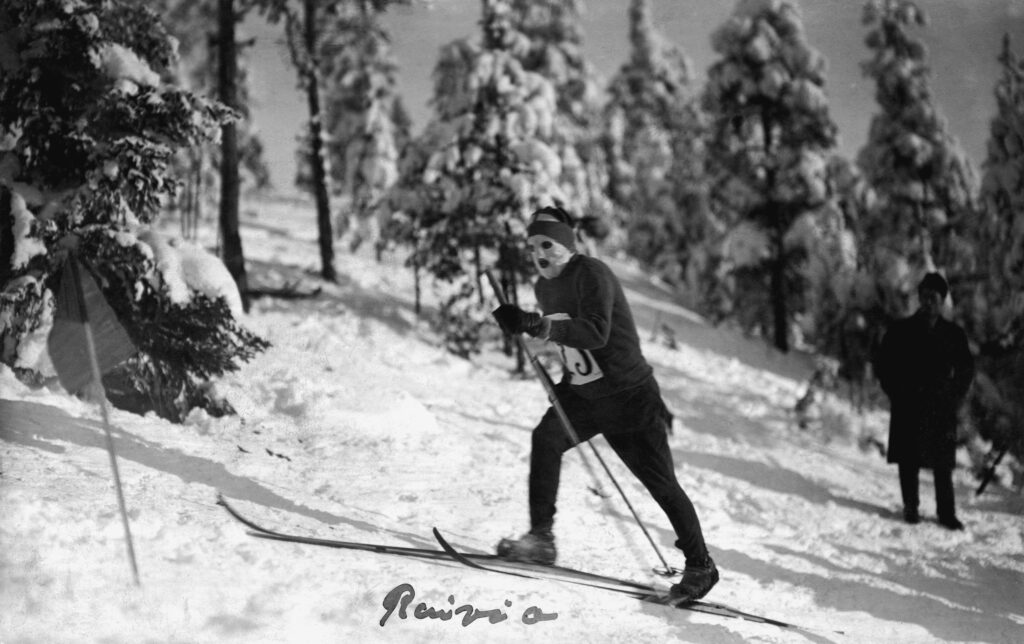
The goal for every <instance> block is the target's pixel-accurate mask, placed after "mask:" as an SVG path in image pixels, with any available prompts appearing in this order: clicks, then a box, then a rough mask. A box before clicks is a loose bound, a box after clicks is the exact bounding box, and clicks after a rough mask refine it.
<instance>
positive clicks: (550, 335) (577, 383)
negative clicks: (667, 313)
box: [494, 207, 718, 602]
mask: <svg viewBox="0 0 1024 644" xmlns="http://www.w3.org/2000/svg"><path fill="white" fill-rule="evenodd" d="M526 233H527V236H528V238H527V246H528V251H529V252H530V253H531V254H532V257H533V262H534V265H535V266H536V267H537V270H538V272H539V273H540V278H539V279H538V280H537V283H536V284H535V286H534V292H535V294H536V296H537V303H538V304H539V306H540V309H541V310H542V311H543V316H542V315H541V314H538V313H533V312H526V311H523V310H522V309H520V308H518V307H516V306H514V305H511V304H505V305H502V306H500V307H498V308H497V309H496V310H495V311H494V317H495V318H496V319H497V320H498V323H499V324H500V325H501V327H502V329H503V330H504V331H505V332H506V333H510V334H515V333H524V332H525V333H528V334H529V335H531V336H533V337H537V338H542V339H545V340H549V341H551V342H554V343H555V344H556V345H557V346H558V348H559V350H560V352H561V356H562V363H563V367H564V368H563V377H562V380H561V382H559V383H558V384H557V385H556V386H555V392H556V395H557V398H558V401H559V403H560V404H561V406H562V408H563V409H564V411H565V413H566V416H568V418H569V421H570V423H571V424H572V426H573V429H574V430H575V431H576V433H577V435H578V437H579V439H580V440H581V441H586V440H589V439H590V438H592V437H594V436H595V435H597V434H603V435H604V436H605V438H606V439H607V440H608V444H609V445H611V446H612V449H613V450H615V453H616V454H618V455H619V458H621V459H622V461H623V463H625V464H626V466H627V467H629V469H630V471H631V472H632V473H633V474H634V475H635V476H636V477H637V478H638V479H639V480H640V482H641V483H643V485H644V487H646V488H647V490H648V492H650V494H651V496H652V497H653V499H654V500H655V501H656V502H657V503H658V505H659V506H661V508H662V510H664V511H665V514H666V515H668V519H669V521H670V522H671V524H672V527H673V528H674V529H675V532H676V536H677V540H676V542H675V545H676V547H677V548H679V549H680V550H682V551H683V553H684V554H685V556H686V568H685V570H684V572H683V576H682V579H681V580H680V581H679V583H677V584H675V585H673V586H672V589H671V594H672V596H673V597H674V598H675V599H676V600H677V601H678V602H686V601H693V600H697V599H699V598H701V597H703V596H704V595H706V594H707V593H708V591H710V590H711V588H712V586H714V585H715V583H717V581H718V569H717V568H716V567H715V563H714V561H712V560H711V557H710V555H709V554H708V550H707V547H706V546H705V544H704V536H703V533H702V532H701V527H700V521H699V520H698V519H697V513H696V511H695V510H694V507H693V504H692V503H691V502H690V499H689V497H687V496H686V493H685V492H684V491H683V489H682V487H680V485H679V482H678V480H677V479H676V474H675V470H674V468H673V465H672V453H671V451H669V447H668V438H667V432H668V429H669V427H670V426H671V422H672V415H671V413H670V412H669V411H668V408H667V407H666V406H665V403H664V401H663V400H662V398H661V391H660V390H659V388H658V383H657V381H656V380H655V379H654V375H653V370H652V369H651V367H650V365H649V364H647V361H646V360H645V359H644V356H643V354H642V353H641V350H640V338H639V336H638V334H637V330H636V325H635V324H634V322H633V314H632V312H631V311H630V308H629V304H628V303H627V302H626V298H625V295H624V293H623V291H622V286H621V285H620V284H619V281H618V279H617V278H616V277H615V275H614V274H613V273H612V271H611V269H609V268H608V267H607V266H606V265H605V264H604V263H603V262H601V261H599V260H597V259H595V258H592V257H588V256H586V255H580V254H577V253H576V245H575V236H574V233H573V220H572V218H571V217H570V216H569V214H568V213H566V212H565V211H564V210H562V209H561V208H555V207H548V208H542V209H540V210H538V211H537V212H535V213H534V214H533V217H532V221H531V223H530V225H529V227H528V228H527V229H526ZM574 446H575V444H574V443H573V441H572V440H571V439H570V438H569V436H568V433H567V432H566V430H565V428H563V427H562V424H561V422H560V421H559V418H558V415H557V413H556V412H555V410H554V409H553V408H549V409H548V411H547V413H545V414H544V416H543V418H541V421H540V424H538V425H537V427H536V429H534V430H533V445H532V451H531V455H530V483H529V488H530V492H529V501H530V531H529V532H528V533H526V534H525V535H523V536H522V537H520V538H519V539H503V540H502V541H501V543H499V544H498V554H499V555H502V556H505V557H508V558H510V559H514V560H519V561H530V562H536V563H542V564H549V565H550V564H552V563H554V561H555V556H556V551H555V539H554V535H553V533H552V528H553V526H554V518H555V500H556V497H557V494H558V482H559V476H560V472H561V467H562V454H563V453H565V452H566V451H567V450H569V449H571V448H572V447H574Z"/></svg>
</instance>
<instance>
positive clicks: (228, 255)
mask: <svg viewBox="0 0 1024 644" xmlns="http://www.w3.org/2000/svg"><path fill="white" fill-rule="evenodd" d="M217 18H218V23H219V32H220V33H219V35H220V38H219V41H220V42H219V45H220V56H219V64H218V68H217V71H218V81H219V85H220V100H221V102H222V103H224V104H225V105H227V106H228V107H231V108H234V109H237V108H238V87H237V83H238V52H237V48H236V44H235V21H236V16H235V8H234V2H233V0H219V2H218V15H217ZM220 175H221V177H220V232H221V237H222V239H223V243H224V246H223V255H224V264H225V266H227V269H228V272H230V273H231V277H233V278H234V280H235V284H236V285H237V286H238V292H239V294H241V296H242V308H243V310H244V311H246V312H248V311H249V283H248V279H247V278H246V275H245V256H244V255H243V253H242V238H241V236H240V235H239V233H238V201H239V181H238V132H237V130H236V128H235V123H234V121H232V122H230V123H226V124H224V125H223V126H222V128H221V166H220Z"/></svg>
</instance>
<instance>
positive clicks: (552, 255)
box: [526, 235, 574, 279]
mask: <svg viewBox="0 0 1024 644" xmlns="http://www.w3.org/2000/svg"><path fill="white" fill-rule="evenodd" d="M526 248H527V251H529V253H530V256H531V257H532V258H533V265H534V266H536V267H537V270H538V271H539V272H540V274H541V276H542V277H544V278H546V279H552V278H555V277H558V276H559V275H561V274H562V271H563V270H564V269H565V265H566V264H568V263H569V260H570V259H572V256H573V254H574V253H573V251H571V250H569V249H568V248H566V247H565V246H563V245H562V244H560V243H558V242H556V241H555V240H554V239H551V238H550V237H548V236H547V235H534V236H532V237H530V238H529V239H527V240H526Z"/></svg>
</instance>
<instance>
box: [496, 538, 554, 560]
mask: <svg viewBox="0 0 1024 644" xmlns="http://www.w3.org/2000/svg"><path fill="white" fill-rule="evenodd" d="M497 552H498V556H499V557H501V558H502V559H508V560H509V561H522V562H525V563H536V564H541V565H544V566H550V565H551V564H553V563H555V557H556V556H557V551H556V550H555V536H554V535H553V534H551V532H550V531H549V530H543V531H537V532H534V531H532V530H531V531H530V532H527V533H526V534H524V535H523V536H521V537H519V538H518V539H502V540H501V541H499V542H498V548H497Z"/></svg>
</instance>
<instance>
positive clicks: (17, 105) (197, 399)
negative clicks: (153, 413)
mask: <svg viewBox="0 0 1024 644" xmlns="http://www.w3.org/2000/svg"><path fill="white" fill-rule="evenodd" d="M0 34H3V38H2V39H0V42H2V46H0V248H2V249H3V251H4V252H3V254H2V256H3V258H4V259H3V262H2V264H0V341H2V345H0V346H2V354H0V360H2V362H3V363H4V364H6V365H8V366H10V367H12V368H13V369H14V370H15V372H16V373H18V374H19V375H20V376H21V377H23V378H26V379H28V380H34V381H38V380H41V379H42V378H45V377H46V376H52V375H53V370H52V365H50V364H49V360H48V354H46V352H45V346H46V338H47V336H48V334H49V330H50V328H51V326H52V323H53V313H54V293H55V292H56V289H57V287H58V280H59V278H60V271H61V268H62V266H63V265H64V260H65V258H66V257H67V256H68V248H75V249H76V256H77V257H78V258H79V260H81V261H82V262H83V264H85V265H86V267H87V268H88V269H89V270H90V272H91V273H92V275H93V277H94V278H95V279H96V282H97V283H98V284H99V285H100V287H101V289H102V292H103V295H104V296H105V298H106V300H107V302H108V303H109V304H110V306H111V308H112V309H113V310H114V311H115V312H116V314H117V317H118V319H119V321H120V322H121V324H122V325H123V326H124V327H125V328H126V330H127V331H128V334H129V336H130V337H131V339H132V341H133V342H134V344H135V346H136V348H137V349H138V350H139V351H138V353H137V354H136V356H135V357H133V358H131V359H130V360H129V361H128V362H127V363H125V364H124V365H122V366H121V367H119V368H118V370H117V371H116V372H115V373H113V374H111V375H110V376H109V377H108V378H105V379H104V382H105V384H107V385H108V388H107V391H108V394H109V395H111V396H113V397H114V398H115V400H114V402H115V403H117V402H119V401H120V402H122V403H123V402H126V401H127V400H128V399H130V398H140V399H143V400H142V402H141V405H142V406H143V407H147V408H152V409H156V410H157V411H158V412H159V413H161V414H162V415H164V416H166V417H168V418H172V419H175V420H178V419H180V418H181V417H182V416H184V415H185V414H186V413H188V411H189V410H190V409H192V408H194V407H196V406H202V407H206V408H208V409H210V410H211V411H215V412H218V411H224V410H225V409H224V407H223V405H222V403H221V402H220V401H217V400H215V399H213V398H212V397H211V395H210V393H209V391H208V388H207V384H208V379H209V378H211V377H214V376H217V375H220V374H223V373H224V372H226V371H231V370H234V369H237V368H238V362H239V361H241V360H247V359H249V358H250V357H251V356H252V355H253V354H254V353H255V352H257V351H259V350H261V349H262V348H264V347H265V346H266V343H265V342H264V341H263V340H261V339H259V338H258V337H256V336H254V335H253V334H251V333H250V332H248V331H247V330H245V329H244V328H242V327H240V326H239V325H238V323H237V322H236V319H235V317H234V314H235V313H236V312H238V313H240V308H241V304H240V298H239V295H238V291H237V289H234V284H233V282H232V281H231V278H230V275H228V274H227V269H226V268H225V267H224V266H223V264H221V263H220V262H219V261H218V260H216V258H212V257H210V256H209V255H202V254H200V253H190V254H189V257H188V258H184V256H183V253H184V251H185V249H180V251H181V252H178V250H176V249H173V248H171V247H170V246H169V245H168V244H167V243H166V242H161V236H160V235H159V234H158V233H157V232H156V231H154V230H152V229H151V228H150V227H149V226H148V225H147V224H150V223H151V222H153V221H154V220H155V219H156V218H157V216H158V214H159V212H160V209H161V206H162V204H163V203H165V202H166V201H167V200H168V199H170V198H172V197H173V195H174V193H175V191H176V189H177V187H178V182H177V181H176V179H175V178H174V177H173V176H172V175H171V173H170V169H171V165H172V160H173V156H174V154H175V151H176V150H177V149H179V148H181V147H184V146H190V145H197V144H200V143H201V142H203V141H204V140H207V139H209V138H210V137H213V136H216V134H217V128H218V127H219V125H220V124H221V123H222V122H224V121H225V120H227V119H229V118H233V117H234V116H233V114H231V113H230V111H229V110H227V109H226V108H224V107H223V106H222V105H220V104H218V103H215V102H211V101H207V100H205V99H203V98H201V97H199V96H197V95H195V94H193V93H191V92H187V91H184V90H182V89H181V88H179V87H176V86H173V85H169V84H166V83H163V82H161V74H167V73H168V72H169V70H170V69H171V67H172V65H173V64H174V62H175V49H174V43H173V39H172V38H171V37H170V36H169V34H168V33H167V31H166V30H165V29H164V27H163V26H162V25H161V23H160V21H159V19H158V18H157V16H156V15H155V14H154V13H153V12H152V11H151V10H150V9H148V8H145V7H143V6H141V5H139V4H138V3H136V2H129V1H127V0H9V1H8V2H5V3H4V5H3V8H0ZM8 251H9V252H8ZM208 259H209V260H212V263H209V262H207V260H208ZM183 262H184V263H189V264H190V265H192V266H197V265H199V264H203V263H204V262H207V264H206V267H205V268H204V269H203V270H202V271H200V272H201V277H200V279H191V280H186V279H185V278H184V277H183V270H182V266H181V264H182V263H183ZM218 270H219V271H220V273H219V275H220V276H221V280H220V281H219V282H218V283H216V284H213V283H211V282H210V280H211V278H212V277H213V275H214V274H215V273H216V272H217V271H218ZM199 282H203V283H202V284H199ZM232 289H234V290H233V291H232Z"/></svg>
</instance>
